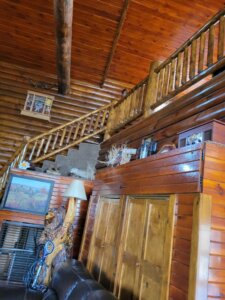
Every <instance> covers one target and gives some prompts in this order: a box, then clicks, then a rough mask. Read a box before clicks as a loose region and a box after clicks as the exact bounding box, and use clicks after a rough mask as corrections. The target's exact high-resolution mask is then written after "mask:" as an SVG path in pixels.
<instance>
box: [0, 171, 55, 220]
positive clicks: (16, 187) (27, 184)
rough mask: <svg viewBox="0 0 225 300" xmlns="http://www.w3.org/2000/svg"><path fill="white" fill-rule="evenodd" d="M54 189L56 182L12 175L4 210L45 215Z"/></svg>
mask: <svg viewBox="0 0 225 300" xmlns="http://www.w3.org/2000/svg"><path fill="white" fill-rule="evenodd" d="M53 187H54V181H52V180H45V179H39V178H37V177H30V176H21V175H16V174H11V175H10V178H9V182H8V184H7V187H6V190H5V193H4V196H3V201H2V209H7V210H13V211H21V212H27V213H32V214H37V215H45V214H46V212H47V211H48V207H49V202H50V199H51V195H52V190H53Z"/></svg>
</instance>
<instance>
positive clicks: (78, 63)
mask: <svg viewBox="0 0 225 300" xmlns="http://www.w3.org/2000/svg"><path fill="white" fill-rule="evenodd" d="M124 2H125V1H124V0H116V1H113V2H108V1H106V0H100V1H97V2H96V1H94V0H85V1H82V0H75V1H74V10H73V15H74V18H73V39H72V53H71V56H72V61H71V76H72V79H76V80H81V81H87V82H92V83H95V84H100V83H101V81H102V78H103V76H104V70H105V68H106V66H107V61H108V57H109V55H110V52H111V50H112V46H113V40H114V37H115V34H116V31H117V27H118V24H119V23H120V18H121V12H122V9H123V5H124ZM130 2H131V3H130V6H129V9H128V11H127V15H126V18H125V20H124V24H123V27H122V28H121V33H120V38H119V39H118V42H117V47H116V49H115V54H114V56H113V60H112V64H111V67H110V69H109V70H108V78H114V79H118V80H122V81H125V82H130V83H132V84H136V83H138V82H139V81H140V80H142V79H143V78H144V77H145V76H146V75H147V74H148V69H149V64H150V62H151V61H154V60H164V59H166V58H167V57H168V56H169V55H170V54H171V53H172V52H173V51H175V50H176V49H177V48H178V47H179V46H180V45H181V44H182V43H183V42H185V41H186V40H187V39H188V38H189V37H190V36H191V35H192V34H193V33H195V32H196V31H197V30H198V29H199V28H200V27H201V26H202V25H204V23H206V22H207V21H208V20H209V19H210V18H211V17H212V16H213V15H214V14H215V13H216V12H217V11H218V10H220V9H222V8H223V7H224V2H223V0H218V1H216V2H215V1H213V0H210V1H207V2H206V1H203V2H200V1H194V2H193V3H191V4H187V3H186V2H182V1H180V0H172V1H170V2H169V3H167V2H165V1H164V0H159V1H157V2H152V3H151V2H149V1H148V0H132V1H130ZM196 12H197V13H196ZM140 16H141V17H140ZM54 26H55V23H54V14H53V2H52V1H50V0H39V1H38V2H37V3H33V2H31V1H28V0H21V1H11V0H2V1H1V12H0V43H1V51H0V56H1V59H2V60H4V61H6V62H12V63H15V64H19V65H21V66H24V67H29V68H34V69H35V70H37V71H45V72H48V73H52V74H56V43H55V34H54V33H55V28H54ZM137 65H138V68H137Z"/></svg>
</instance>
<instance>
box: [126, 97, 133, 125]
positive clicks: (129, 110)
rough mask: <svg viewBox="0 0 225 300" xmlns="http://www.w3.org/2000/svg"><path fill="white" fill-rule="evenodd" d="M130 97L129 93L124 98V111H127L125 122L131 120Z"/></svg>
mask: <svg viewBox="0 0 225 300" xmlns="http://www.w3.org/2000/svg"><path fill="white" fill-rule="evenodd" d="M131 98H132V95H130V96H128V97H127V98H126V103H127V105H126V111H127V113H126V116H127V117H126V122H127V123H128V122H129V121H130V120H131V110H132V102H131V100H132V99H131Z"/></svg>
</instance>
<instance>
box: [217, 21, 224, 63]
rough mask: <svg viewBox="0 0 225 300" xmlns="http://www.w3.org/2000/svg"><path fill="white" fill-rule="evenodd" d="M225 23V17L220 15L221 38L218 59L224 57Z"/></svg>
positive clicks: (219, 39)
mask: <svg viewBox="0 0 225 300" xmlns="http://www.w3.org/2000/svg"><path fill="white" fill-rule="evenodd" d="M224 25H225V17H224V16H222V17H220V22H219V38H218V59H221V58H222V57H224V33H225V32H224Z"/></svg>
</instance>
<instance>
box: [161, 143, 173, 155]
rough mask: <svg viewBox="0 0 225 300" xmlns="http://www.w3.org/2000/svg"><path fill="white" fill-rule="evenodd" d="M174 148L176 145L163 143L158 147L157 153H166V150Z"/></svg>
mask: <svg viewBox="0 0 225 300" xmlns="http://www.w3.org/2000/svg"><path fill="white" fill-rule="evenodd" d="M174 149H176V145H175V144H173V143H171V144H165V145H163V146H162V147H161V148H160V149H159V152H158V153H166V152H169V151H171V150H174Z"/></svg>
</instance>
